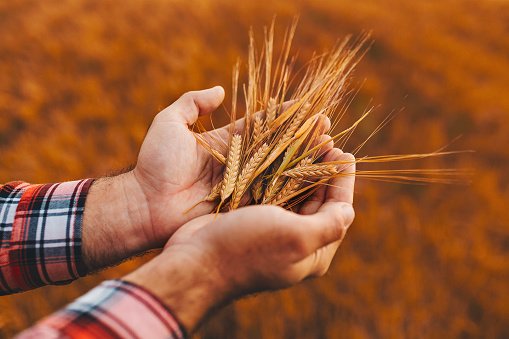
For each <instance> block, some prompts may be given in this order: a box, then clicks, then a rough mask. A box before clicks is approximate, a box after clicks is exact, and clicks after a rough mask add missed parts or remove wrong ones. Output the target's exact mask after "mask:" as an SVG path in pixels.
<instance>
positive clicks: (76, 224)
mask: <svg viewBox="0 0 509 339" xmlns="http://www.w3.org/2000/svg"><path fill="white" fill-rule="evenodd" d="M92 182H93V179H87V180H80V181H71V182H64V183H58V184H45V185H30V184H27V183H23V182H13V183H9V184H6V185H3V186H0V295H5V294H11V293H16V292H20V291H25V290H29V289H32V288H36V287H39V286H43V285H47V284H66V283H69V282H71V281H72V280H75V279H77V278H79V277H82V276H85V275H86V273H87V272H86V268H85V265H84V263H83V260H82V257H81V225H82V220H83V210H84V207H85V200H86V196H87V192H88V189H89V188H90V186H91V184H92Z"/></svg>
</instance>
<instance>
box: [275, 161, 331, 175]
mask: <svg viewBox="0 0 509 339" xmlns="http://www.w3.org/2000/svg"><path fill="white" fill-rule="evenodd" d="M337 173H338V170H337V168H336V166H335V165H329V164H310V165H304V166H298V167H294V168H291V169H289V170H286V171H284V172H283V173H282V174H281V175H284V176H287V177H292V178H309V177H325V176H332V175H334V174H337Z"/></svg>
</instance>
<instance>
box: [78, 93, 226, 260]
mask: <svg viewBox="0 0 509 339" xmlns="http://www.w3.org/2000/svg"><path fill="white" fill-rule="evenodd" d="M223 98H224V90H223V88H222V87H214V88H211V89H208V90H204V91H196V92H189V93H186V94H184V95H183V96H182V97H181V98H180V99H178V100H177V101H176V102H175V103H173V104H172V105H171V106H169V107H167V108H166V109H164V110H163V111H161V112H160V113H159V114H158V115H157V116H156V117H155V118H154V121H153V122H152V125H151V127H150V129H149V131H148V133H147V136H146V138H145V140H144V142H143V145H142V146H141V150H140V154H139V156H138V161H137V164H136V167H135V169H134V170H133V171H131V172H128V173H125V174H123V175H120V176H117V177H113V178H104V179H99V180H97V181H96V182H95V183H94V184H93V186H92V188H91V189H90V192H89V195H88V197H87V202H86V206H85V216H84V222H83V252H84V253H83V257H84V260H85V263H86V265H87V266H88V268H89V269H98V268H102V267H105V266H107V265H111V264H114V263H117V262H119V261H121V260H123V259H125V258H128V257H129V256H132V255H133V254H136V253H140V252H143V251H146V250H149V249H153V248H158V247H162V246H164V244H165V242H166V241H167V240H168V238H169V237H170V236H171V235H172V234H173V233H174V232H175V231H176V230H177V229H178V228H179V227H180V226H182V225H183V224H184V223H186V222H187V221H189V220H191V219H193V218H195V217H197V216H199V215H203V214H207V213H210V212H211V211H212V209H213V204H212V203H204V204H202V205H200V206H197V207H196V208H195V209H193V210H192V211H190V212H189V213H187V214H184V212H185V211H186V210H187V209H189V207H191V206H192V205H193V204H196V203H197V202H199V201H200V200H202V199H203V198H204V197H205V196H206V195H207V194H208V192H209V191H210V190H211V188H212V185H213V184H214V183H215V182H217V181H218V180H219V178H220V176H221V175H222V171H223V166H222V165H221V164H220V163H219V162H217V161H216V160H215V159H214V158H213V157H212V156H211V155H210V154H209V153H208V152H207V151H206V150H205V149H204V148H203V147H202V146H201V145H200V144H199V143H198V142H197V141H196V139H195V137H194V135H193V133H192V132H191V131H190V130H189V126H190V125H191V124H193V123H194V122H195V121H196V120H197V119H198V116H200V115H204V114H209V113H211V112H212V111H213V110H215V109H216V108H217V107H218V106H219V105H220V104H221V102H222V101H223ZM216 133H218V134H219V135H220V136H221V137H222V138H223V139H225V140H226V139H227V138H228V132H227V128H221V129H219V130H217V131H216Z"/></svg>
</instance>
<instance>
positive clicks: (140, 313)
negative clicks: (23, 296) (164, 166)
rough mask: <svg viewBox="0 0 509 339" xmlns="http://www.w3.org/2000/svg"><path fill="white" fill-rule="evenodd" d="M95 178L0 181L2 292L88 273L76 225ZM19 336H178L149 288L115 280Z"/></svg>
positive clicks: (179, 331)
mask: <svg viewBox="0 0 509 339" xmlns="http://www.w3.org/2000/svg"><path fill="white" fill-rule="evenodd" d="M92 182H93V179H87V180H80V181H73V182H65V183H59V184H47V185H30V184H27V183H23V182H13V183H10V184H7V185H3V186H0V295H5V294H11V293H16V292H20V291H24V290H28V289H31V288H35V287H39V286H42V285H46V284H65V283H68V282H71V281H72V280H74V279H77V278H79V277H82V276H84V275H86V273H87V272H86V268H85V265H84V263H83V260H82V257H81V227H82V220H83V211H84V208H85V200H86V196H87V193H88V190H89V188H90V186H91V184H92ZM19 337H20V338H184V337H185V331H184V329H183V328H181V326H180V325H179V323H178V322H177V321H176V320H175V318H174V317H173V316H172V315H171V312H170V311H169V310H168V309H166V307H165V306H164V304H163V303H161V302H160V301H159V300H158V299H157V298H156V297H155V296H153V295H152V294H150V293H149V292H148V291H146V290H144V289H143V288H141V287H139V286H135V285H133V284H131V283H128V282H124V281H121V280H113V281H106V282H104V283H103V284H101V285H100V286H98V287H96V288H94V289H93V290H92V291H90V292H89V293H87V294H86V295H84V296H83V297H81V298H79V299H78V300H76V301H75V302H73V303H72V304H70V305H69V306H67V307H66V308H65V309H63V310H61V311H59V312H57V313H55V314H53V315H51V316H49V317H48V318H46V319H44V320H43V321H42V322H40V323H39V324H38V325H36V326H34V327H32V328H31V329H29V330H27V331H25V332H23V333H21V334H20V335H19Z"/></svg>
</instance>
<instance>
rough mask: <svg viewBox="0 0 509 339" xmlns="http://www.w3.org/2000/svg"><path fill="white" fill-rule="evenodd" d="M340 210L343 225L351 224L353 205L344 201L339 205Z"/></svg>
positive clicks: (348, 225)
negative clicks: (343, 221)
mask: <svg viewBox="0 0 509 339" xmlns="http://www.w3.org/2000/svg"><path fill="white" fill-rule="evenodd" d="M341 210H342V211H343V218H344V220H345V227H346V228H348V227H350V225H351V224H352V222H353V218H354V217H355V212H354V210H353V206H352V205H350V204H346V203H345V204H343V206H341Z"/></svg>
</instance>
